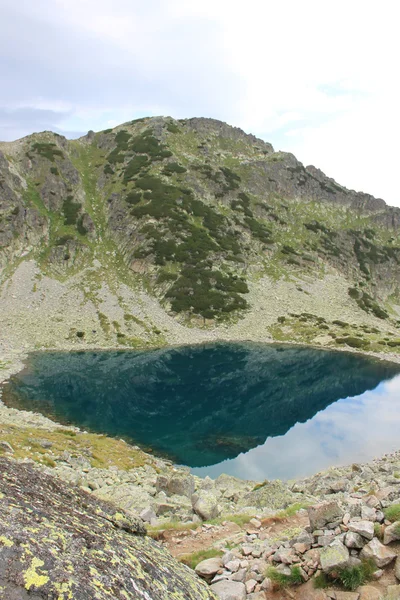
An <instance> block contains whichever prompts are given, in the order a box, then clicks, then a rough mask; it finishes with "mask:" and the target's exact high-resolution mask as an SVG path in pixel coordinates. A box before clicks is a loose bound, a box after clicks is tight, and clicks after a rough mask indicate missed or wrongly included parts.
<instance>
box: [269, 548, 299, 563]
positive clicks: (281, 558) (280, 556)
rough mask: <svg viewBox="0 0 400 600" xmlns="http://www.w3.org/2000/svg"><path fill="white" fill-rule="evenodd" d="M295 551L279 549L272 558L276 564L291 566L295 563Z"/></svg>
mask: <svg viewBox="0 0 400 600" xmlns="http://www.w3.org/2000/svg"><path fill="white" fill-rule="evenodd" d="M293 558H294V557H293V551H292V549H291V548H279V550H277V551H276V552H275V554H274V555H273V557H272V560H274V561H275V562H281V563H283V564H285V565H291V564H292V562H293Z"/></svg>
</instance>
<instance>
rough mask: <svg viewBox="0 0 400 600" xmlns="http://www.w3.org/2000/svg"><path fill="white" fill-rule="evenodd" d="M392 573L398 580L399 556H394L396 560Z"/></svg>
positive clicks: (399, 569) (399, 572)
mask: <svg viewBox="0 0 400 600" xmlns="http://www.w3.org/2000/svg"><path fill="white" fill-rule="evenodd" d="M394 574H395V575H396V579H398V580H399V581H400V556H398V557H397V558H396V562H395V564H394Z"/></svg>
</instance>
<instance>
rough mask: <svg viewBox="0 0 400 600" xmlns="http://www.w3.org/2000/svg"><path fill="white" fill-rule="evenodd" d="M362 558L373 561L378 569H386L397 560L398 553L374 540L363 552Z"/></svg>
mask: <svg viewBox="0 0 400 600" xmlns="http://www.w3.org/2000/svg"><path fill="white" fill-rule="evenodd" d="M360 556H361V558H367V559H372V560H373V561H374V563H375V564H376V566H377V567H385V566H386V565H388V564H389V563H391V562H392V561H393V560H394V559H395V558H396V553H395V552H393V551H392V550H390V548H387V547H386V546H384V545H383V544H381V542H380V541H379V540H378V539H377V538H374V539H373V540H371V541H370V542H368V544H367V545H366V546H364V548H363V549H362V550H361V555H360Z"/></svg>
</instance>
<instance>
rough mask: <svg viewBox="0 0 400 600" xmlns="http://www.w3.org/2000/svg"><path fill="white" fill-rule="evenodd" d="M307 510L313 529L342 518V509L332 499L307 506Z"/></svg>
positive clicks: (339, 520)
mask: <svg viewBox="0 0 400 600" xmlns="http://www.w3.org/2000/svg"><path fill="white" fill-rule="evenodd" d="M307 512H308V518H309V519H310V527H311V529H312V530H313V531H314V530H315V529H321V528H323V527H325V525H327V524H328V523H336V522H339V523H341V521H342V518H343V510H342V509H341V508H340V506H339V504H338V503H337V502H334V501H332V502H322V503H320V504H315V505H314V506H309V507H308V508H307Z"/></svg>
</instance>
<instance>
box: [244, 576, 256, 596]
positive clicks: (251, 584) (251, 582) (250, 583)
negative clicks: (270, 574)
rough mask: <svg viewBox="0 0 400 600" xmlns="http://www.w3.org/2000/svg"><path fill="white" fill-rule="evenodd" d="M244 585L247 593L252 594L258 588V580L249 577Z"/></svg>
mask: <svg viewBox="0 0 400 600" xmlns="http://www.w3.org/2000/svg"><path fill="white" fill-rule="evenodd" d="M244 585H245V588H246V594H252V593H253V592H254V590H255V589H256V585H257V581H256V580H255V579H248V580H247V581H246V583H245V584H244Z"/></svg>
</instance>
